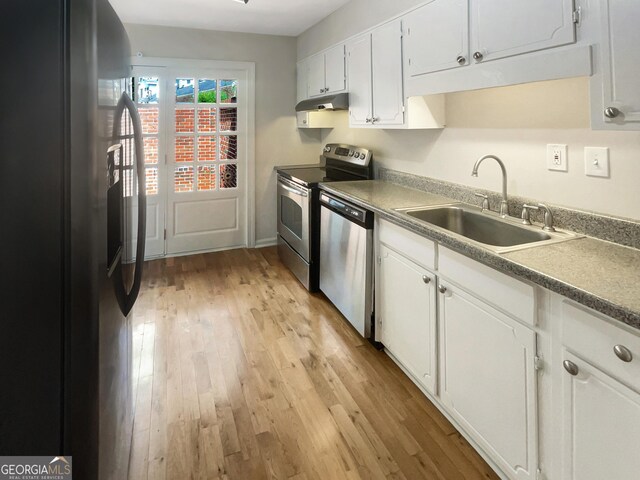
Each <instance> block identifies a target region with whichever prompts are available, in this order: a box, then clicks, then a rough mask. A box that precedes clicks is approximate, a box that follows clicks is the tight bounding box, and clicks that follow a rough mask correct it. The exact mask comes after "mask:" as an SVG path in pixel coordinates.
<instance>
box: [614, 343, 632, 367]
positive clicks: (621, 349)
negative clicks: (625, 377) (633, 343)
mask: <svg viewBox="0 0 640 480" xmlns="http://www.w3.org/2000/svg"><path fill="white" fill-rule="evenodd" d="M613 353H615V354H616V357H618V358H619V359H620V360H622V361H623V362H627V363H629V362H630V361H631V360H633V355H632V354H631V351H630V350H629V349H628V348H627V347H625V346H624V345H616V346H615V347H613Z"/></svg>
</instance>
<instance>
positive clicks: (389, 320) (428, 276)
mask: <svg viewBox="0 0 640 480" xmlns="http://www.w3.org/2000/svg"><path fill="white" fill-rule="evenodd" d="M376 295H377V296H376V298H377V301H378V308H377V312H378V313H377V314H376V316H377V319H378V325H380V341H381V342H382V343H383V344H384V346H385V348H386V349H387V350H388V351H389V352H390V353H391V354H392V355H393V356H394V357H395V358H396V359H397V360H398V361H399V362H400V363H402V365H404V367H405V368H406V369H407V370H408V371H409V372H410V373H411V374H412V375H413V376H414V378H415V379H416V380H417V381H418V382H420V384H421V385H422V386H423V387H424V388H425V389H426V390H427V391H429V392H430V393H433V394H434V395H435V393H436V372H437V369H436V365H437V364H436V298H435V296H436V279H435V275H433V274H432V273H431V272H429V271H428V270H425V269H424V268H422V267H420V266H419V265H416V264H415V263H413V262H412V261H410V260H408V259H406V258H405V257H403V256H402V255H400V254H399V253H397V252H395V251H394V250H391V249H390V248H388V247H386V246H384V245H380V251H379V261H378V276H377V289H376Z"/></svg>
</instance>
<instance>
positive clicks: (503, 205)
mask: <svg viewBox="0 0 640 480" xmlns="http://www.w3.org/2000/svg"><path fill="white" fill-rule="evenodd" d="M487 158H493V159H494V160H495V161H496V162H498V165H500V170H502V201H501V202H500V216H501V217H506V216H507V214H508V213H509V212H508V204H507V169H506V168H505V166H504V163H502V160H500V159H499V158H498V157H496V156H495V155H485V156H484V157H481V158H479V159H478V161H477V162H476V164H475V165H474V166H473V171H472V172H471V176H472V177H477V176H478V167H479V166H480V164H481V163H482V161H483V160H485V159H487Z"/></svg>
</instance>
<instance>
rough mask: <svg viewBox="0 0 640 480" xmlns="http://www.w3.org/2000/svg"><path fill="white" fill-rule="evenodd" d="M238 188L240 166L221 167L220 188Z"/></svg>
mask: <svg viewBox="0 0 640 480" xmlns="http://www.w3.org/2000/svg"><path fill="white" fill-rule="evenodd" d="M237 186H238V165H236V164H229V165H220V188H236V187H237Z"/></svg>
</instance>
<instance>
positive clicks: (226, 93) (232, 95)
mask: <svg viewBox="0 0 640 480" xmlns="http://www.w3.org/2000/svg"><path fill="white" fill-rule="evenodd" d="M237 96H238V81H237V80H220V103H236V102H237Z"/></svg>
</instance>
